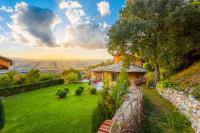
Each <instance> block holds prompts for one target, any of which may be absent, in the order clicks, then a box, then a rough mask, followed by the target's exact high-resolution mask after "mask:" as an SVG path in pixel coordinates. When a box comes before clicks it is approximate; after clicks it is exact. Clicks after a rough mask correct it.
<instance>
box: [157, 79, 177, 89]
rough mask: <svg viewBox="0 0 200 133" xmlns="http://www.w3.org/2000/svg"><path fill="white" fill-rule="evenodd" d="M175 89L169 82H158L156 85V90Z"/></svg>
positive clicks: (173, 84)
mask: <svg viewBox="0 0 200 133" xmlns="http://www.w3.org/2000/svg"><path fill="white" fill-rule="evenodd" d="M175 87H176V84H175V83H173V82H171V81H169V80H163V81H160V82H159V83H158V84H157V88H159V89H165V88H172V89H174V88H175Z"/></svg>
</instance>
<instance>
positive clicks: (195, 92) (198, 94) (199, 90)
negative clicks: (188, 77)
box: [192, 85, 200, 99]
mask: <svg viewBox="0 0 200 133" xmlns="http://www.w3.org/2000/svg"><path fill="white" fill-rule="evenodd" d="M192 95H193V96H195V98H197V99H200V85H198V86H197V87H196V88H194V90H193V91H192Z"/></svg>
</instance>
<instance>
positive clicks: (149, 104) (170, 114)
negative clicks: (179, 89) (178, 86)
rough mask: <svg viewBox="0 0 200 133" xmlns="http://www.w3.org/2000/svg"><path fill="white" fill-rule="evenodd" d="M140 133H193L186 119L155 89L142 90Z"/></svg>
mask: <svg viewBox="0 0 200 133" xmlns="http://www.w3.org/2000/svg"><path fill="white" fill-rule="evenodd" d="M143 100H144V101H143V109H144V120H143V122H142V125H141V129H140V133H194V131H193V129H192V127H191V124H190V122H189V121H188V119H187V118H186V117H185V116H184V115H183V114H181V113H180V112H178V110H177V109H176V108H175V107H174V106H173V105H172V104H171V103H170V102H168V101H167V100H165V99H164V98H162V97H161V96H160V95H159V94H158V93H157V91H156V90H155V89H144V99H143Z"/></svg>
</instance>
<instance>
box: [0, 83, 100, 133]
mask: <svg viewBox="0 0 200 133" xmlns="http://www.w3.org/2000/svg"><path fill="white" fill-rule="evenodd" d="M78 86H80V84H70V85H59V86H54V87H48V88H44V89H39V90H34V91H31V92H25V93H21V94H17V95H14V96H10V97H7V98H5V112H6V125H5V127H4V129H3V130H2V132H3V133H90V130H91V116H92V111H93V109H94V108H95V107H96V105H97V100H98V95H97V94H96V95H91V94H89V93H88V92H85V93H84V94H83V95H81V96H74V95H73V93H74V90H75V89H76V88H77V87H78ZM83 86H86V85H83ZM65 87H67V88H69V89H70V94H69V96H68V97H66V98H64V99H57V98H56V96H55V93H56V91H57V90H58V88H65Z"/></svg>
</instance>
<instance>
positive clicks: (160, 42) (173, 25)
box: [108, 0, 200, 82]
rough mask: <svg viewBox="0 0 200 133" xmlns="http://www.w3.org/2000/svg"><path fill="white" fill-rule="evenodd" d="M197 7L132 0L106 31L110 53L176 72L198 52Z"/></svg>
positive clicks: (176, 0) (178, 0)
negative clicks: (135, 56) (130, 55)
mask: <svg viewBox="0 0 200 133" xmlns="http://www.w3.org/2000/svg"><path fill="white" fill-rule="evenodd" d="M198 18H200V7H199V6H196V5H193V4H192V1H183V0H134V1H133V2H131V3H127V4H126V6H125V8H124V9H123V10H122V12H121V14H120V19H119V21H118V22H117V23H116V24H115V25H113V26H112V27H111V28H110V30H109V33H108V35H109V43H108V49H109V52H110V53H111V54H114V53H116V52H120V53H121V54H124V55H126V54H127V53H129V54H132V55H135V54H137V55H139V56H140V57H141V58H142V59H144V60H145V62H146V63H149V64H150V65H151V66H153V67H154V68H155V75H156V76H155V77H156V82H157V81H159V79H160V67H162V68H164V69H167V70H168V72H169V71H174V70H177V69H179V68H180V67H181V66H182V65H183V64H184V63H185V62H186V61H188V60H189V59H190V58H193V57H194V56H195V57H198V58H199V53H200V41H199V38H200V19H198Z"/></svg>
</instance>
